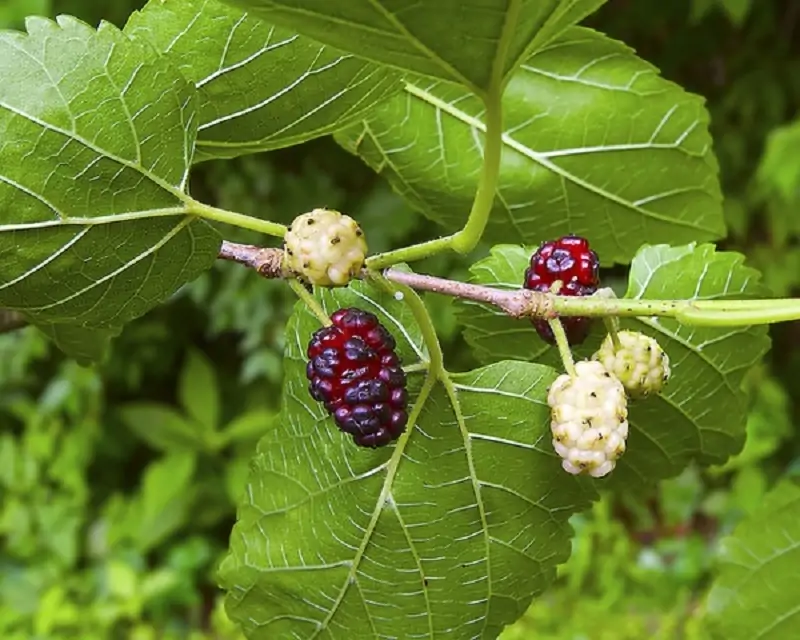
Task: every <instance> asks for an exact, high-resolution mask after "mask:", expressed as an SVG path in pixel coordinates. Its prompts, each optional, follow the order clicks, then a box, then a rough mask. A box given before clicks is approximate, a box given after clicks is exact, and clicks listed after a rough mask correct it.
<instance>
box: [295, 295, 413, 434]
mask: <svg viewBox="0 0 800 640" xmlns="http://www.w3.org/2000/svg"><path fill="white" fill-rule="evenodd" d="M331 322H332V324H331V325H330V326H327V327H322V328H320V329H318V330H317V331H315V332H314V334H313V335H312V336H311V340H310V342H309V344H308V349H307V355H308V365H307V367H306V377H307V378H308V380H309V381H310V385H309V391H310V393H311V396H312V397H313V398H314V399H315V400H317V401H319V402H322V403H323V405H324V407H325V409H326V410H327V411H328V413H329V414H331V415H332V416H333V419H334V421H335V422H336V425H337V426H338V427H339V429H341V430H342V431H344V432H345V433H348V434H350V435H351V436H352V437H353V440H354V441H355V443H356V444H357V445H359V446H362V447H373V448H374V447H380V446H383V445H386V444H389V443H390V442H392V441H393V440H396V439H397V438H398V437H400V434H402V433H403V431H405V427H406V423H407V422H408V413H407V408H408V393H407V391H406V375H405V373H404V372H403V369H402V368H401V366H400V364H401V362H400V358H399V357H398V355H397V353H396V352H395V346H396V344H395V340H394V338H393V337H392V335H391V334H390V333H389V332H388V331H387V330H386V328H385V327H384V326H383V325H382V324H381V323H380V322H379V321H378V318H377V317H376V316H375V315H374V314H372V313H369V312H368V311H363V310H361V309H357V308H346V309H339V310H338V311H336V312H335V313H334V314H333V315H331Z"/></svg>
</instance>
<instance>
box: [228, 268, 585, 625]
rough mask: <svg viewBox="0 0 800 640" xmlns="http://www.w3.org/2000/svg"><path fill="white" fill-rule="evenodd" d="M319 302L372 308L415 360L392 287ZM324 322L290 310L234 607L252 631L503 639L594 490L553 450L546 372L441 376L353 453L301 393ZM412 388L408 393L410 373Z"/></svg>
mask: <svg viewBox="0 0 800 640" xmlns="http://www.w3.org/2000/svg"><path fill="white" fill-rule="evenodd" d="M322 303H323V305H324V306H325V309H326V311H327V312H332V311H333V310H334V309H335V308H339V307H344V306H349V305H352V304H358V306H359V307H361V308H364V309H367V310H369V311H372V312H374V313H376V314H378V315H379V316H380V318H381V320H382V322H383V324H384V325H385V326H387V327H388V328H389V329H390V330H391V331H392V333H393V334H394V336H395V337H396V339H397V341H398V345H399V347H398V348H399V352H400V354H401V355H402V357H403V361H404V362H405V363H412V362H414V361H416V360H418V359H420V358H422V357H423V356H424V348H423V346H422V339H421V335H420V331H419V329H418V328H417V326H416V324H415V323H414V322H413V320H412V317H410V312H409V309H408V307H407V306H406V305H405V304H403V303H401V302H398V301H397V300H395V298H394V297H393V296H391V295H388V294H384V293H380V294H379V293H376V292H375V291H374V290H372V289H370V288H368V287H367V286H366V285H363V284H358V285H351V287H350V288H349V290H347V291H341V292H334V293H324V294H323V298H322ZM318 326H319V321H318V320H317V319H316V318H315V317H314V316H313V315H311V314H310V313H309V312H308V311H307V310H306V309H305V307H303V306H299V305H298V306H297V307H296V308H295V313H294V315H293V316H292V319H291V320H290V323H289V325H288V327H287V353H286V358H287V359H286V381H285V386H284V394H283V397H284V406H283V411H282V413H281V417H280V423H281V429H280V431H276V432H274V433H270V434H268V435H267V436H265V437H264V438H263V439H262V440H261V442H260V443H259V447H258V454H257V456H256V458H255V460H254V462H253V470H252V471H251V474H250V478H249V481H248V483H247V490H246V491H245V492H244V493H243V499H244V501H243V502H242V504H240V507H239V515H238V522H237V524H236V526H235V528H234V531H233V534H232V538H231V552H230V554H229V555H228V556H227V558H226V560H225V561H224V562H223V565H222V569H221V580H222V584H223V585H224V588H225V589H226V590H227V591H228V604H227V607H228V612H229V614H230V615H231V617H232V618H233V619H235V620H237V621H238V622H239V623H241V624H243V626H244V629H245V632H246V633H247V634H249V637H250V638H251V640H258V639H260V638H275V637H279V636H282V635H285V634H288V633H294V634H295V635H298V636H303V637H306V636H309V637H310V636H312V635H313V634H314V633H319V632H323V633H324V632H326V630H327V631H328V632H330V633H332V632H333V631H332V630H333V629H337V630H338V631H337V632H338V633H343V634H345V635H346V636H347V637H373V636H377V635H391V634H396V633H397V629H401V628H402V630H403V633H404V634H405V635H407V636H408V637H411V636H415V635H424V636H428V635H430V636H436V637H438V636H440V635H447V636H448V637H452V638H473V637H484V636H485V637H493V636H495V635H497V634H498V633H499V632H500V631H501V629H502V628H503V626H504V625H505V624H507V623H509V622H512V621H513V620H515V619H516V618H517V617H519V616H520V615H521V614H522V613H523V612H524V610H525V608H526V607H527V605H528V603H529V602H530V599H531V597H532V596H533V595H534V594H538V593H541V592H542V591H543V590H544V589H545V587H546V586H547V585H548V584H549V583H550V582H551V581H552V580H553V578H554V577H555V568H556V564H557V563H558V562H561V561H563V560H564V559H566V557H567V554H568V551H569V542H568V536H569V527H568V525H567V519H568V517H569V515H570V514H571V513H573V512H574V511H576V510H579V509H581V508H584V507H585V506H587V505H588V504H589V502H590V500H591V499H592V498H593V497H594V496H595V494H594V491H593V490H592V488H591V483H589V482H586V481H585V479H577V478H575V477H573V476H569V475H567V474H564V473H563V472H562V471H561V468H560V463H559V460H558V458H557V457H556V456H555V454H554V453H553V451H552V450H551V447H550V445H549V437H548V435H547V434H549V410H548V407H547V405H546V402H545V395H546V390H547V386H548V384H549V383H550V382H552V380H553V379H554V378H555V376H556V372H555V371H554V370H553V369H551V368H549V367H544V366H541V365H535V364H529V363H522V362H501V363H497V364H495V365H491V366H489V367H486V368H483V369H478V370H476V371H471V372H468V373H459V374H447V375H446V376H445V377H444V380H446V383H445V382H443V383H436V384H435V385H434V386H433V389H432V391H431V395H430V397H429V398H428V399H427V402H425V404H424V405H423V406H421V407H417V410H419V411H421V413H420V416H419V419H418V420H417V422H416V425H415V426H414V428H413V431H412V432H411V433H410V434H409V438H408V439H407V440H401V441H398V444H396V445H394V446H390V447H386V448H383V449H379V450H375V451H372V450H365V449H359V448H358V447H355V446H354V445H353V443H352V441H351V440H350V438H349V437H348V436H346V435H344V434H342V433H341V432H339V431H338V430H337V429H336V427H335V426H334V425H333V423H332V421H331V420H330V418H328V417H326V414H325V412H324V409H323V408H322V407H321V406H320V405H318V404H317V403H315V402H314V401H313V400H311V398H310V397H309V395H308V392H307V380H306V378H305V364H304V345H305V344H306V343H307V341H308V339H309V337H310V334H311V333H312V331H313V330H315V329H316V328H318ZM410 388H411V397H412V399H416V398H417V394H418V393H419V390H420V381H419V375H416V376H414V377H413V378H412V381H411V385H410ZM413 401H414V402H418V400H413ZM267 532H268V534H267ZM265 594H269V597H264V596H265ZM385 603H391V607H387V606H385Z"/></svg>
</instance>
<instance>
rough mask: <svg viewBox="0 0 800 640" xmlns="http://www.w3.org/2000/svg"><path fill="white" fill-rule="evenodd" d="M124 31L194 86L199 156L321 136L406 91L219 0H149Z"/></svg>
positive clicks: (388, 74) (395, 77)
mask: <svg viewBox="0 0 800 640" xmlns="http://www.w3.org/2000/svg"><path fill="white" fill-rule="evenodd" d="M125 32H126V33H127V34H128V35H130V36H132V37H134V38H141V39H143V40H147V41H148V42H150V43H152V44H153V46H154V47H155V48H156V49H157V50H158V51H160V52H162V53H163V54H164V55H165V56H166V57H167V59H168V60H169V61H171V62H172V63H173V64H175V65H176V66H177V68H179V69H180V70H181V72H182V73H183V74H184V75H185V76H186V78H187V79H189V80H191V81H192V82H193V83H194V84H195V86H196V87H197V89H198V93H199V96H200V106H199V120H200V122H199V126H198V140H197V151H198V159H208V158H211V157H218V158H225V157H233V156H237V155H241V154H244V153H255V152H256V151H263V150H266V149H275V148H278V147H286V146H291V145H295V144H299V143H301V142H303V141H305V140H310V139H311V138H316V137H319V136H323V135H327V134H329V133H332V132H333V131H335V130H337V129H339V128H341V127H343V126H346V125H348V124H350V123H352V122H355V121H356V120H357V119H359V118H360V117H361V116H362V115H363V114H364V113H365V112H366V111H368V110H370V109H371V108H373V107H374V106H375V105H376V104H378V103H380V102H381V101H383V100H385V99H386V98H388V97H389V96H391V95H392V94H394V93H397V92H399V91H400V90H401V88H402V84H401V83H400V74H399V73H397V72H395V71H392V70H389V69H387V68H385V67H381V66H379V65H376V64H372V63H369V62H367V61H365V60H362V59H359V58H354V57H353V56H352V55H347V54H344V53H342V52H339V51H337V50H335V49H332V48H330V47H326V46H324V45H320V44H319V43H317V42H314V41H313V40H309V39H307V38H304V37H302V36H298V35H297V34H296V33H293V32H291V31H288V30H286V29H283V28H279V27H274V26H272V25H271V24H268V23H267V22H264V21H262V20H260V19H258V18H256V17H254V16H250V15H247V14H245V13H244V12H242V11H241V10H239V9H234V8H232V7H229V6H228V5H225V4H222V3H221V2H217V1H216V0H170V2H163V0H151V1H150V2H149V3H148V4H147V6H146V7H145V8H144V9H143V10H142V11H139V12H136V13H134V14H133V15H132V16H131V18H130V20H129V21H128V24H127V25H126V26H125ZM278 70H279V72H278Z"/></svg>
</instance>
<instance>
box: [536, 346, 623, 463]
mask: <svg viewBox="0 0 800 640" xmlns="http://www.w3.org/2000/svg"><path fill="white" fill-rule="evenodd" d="M547 402H548V404H549V405H550V417H551V420H550V430H551V432H552V436H553V448H554V449H555V450H556V453H558V455H559V456H561V458H562V463H561V465H562V467H563V468H564V470H565V471H567V472H568V473H571V474H575V475H578V474H587V473H588V474H589V475H591V476H593V477H595V478H601V477H603V476H605V475H608V474H609V473H611V471H613V470H614V467H615V466H616V464H617V460H618V459H619V457H620V456H621V455H622V454H623V453H625V441H626V439H627V437H628V401H627V397H626V395H625V389H624V387H623V386H622V383H621V382H620V381H619V380H618V379H617V378H616V377H615V376H613V375H612V374H611V373H609V372H608V370H606V368H605V367H604V366H603V364H602V363H600V362H598V361H596V360H583V361H581V362H578V363H576V364H575V375H569V374H564V375H561V376H559V377H558V378H557V379H556V380H555V382H553V384H552V385H551V386H550V390H549V392H548V396H547Z"/></svg>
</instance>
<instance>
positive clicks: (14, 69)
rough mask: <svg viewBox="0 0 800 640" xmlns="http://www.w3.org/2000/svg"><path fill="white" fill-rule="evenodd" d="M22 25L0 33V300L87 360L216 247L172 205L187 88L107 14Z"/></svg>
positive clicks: (181, 184) (186, 125)
mask: <svg viewBox="0 0 800 640" xmlns="http://www.w3.org/2000/svg"><path fill="white" fill-rule="evenodd" d="M26 24H27V30H28V34H24V33H17V32H13V31H6V32H4V33H2V34H0V76H2V78H3V82H2V83H0V130H2V131H3V138H2V140H3V144H2V145H0V306H2V307H5V308H9V309H14V310H17V311H20V312H22V313H23V314H24V315H25V317H26V318H27V319H28V320H29V321H30V322H32V323H33V324H37V325H40V326H41V327H42V328H43V329H44V330H45V332H46V333H48V335H50V336H51V337H54V338H56V342H57V343H58V344H60V345H61V346H62V347H63V348H66V349H67V350H68V352H69V353H71V354H73V355H75V356H76V357H79V358H81V359H84V360H85V359H95V358H97V357H99V356H100V355H101V354H102V351H103V343H104V342H105V341H107V339H108V338H109V337H110V336H111V335H113V334H114V333H116V332H118V330H119V328H120V327H121V326H122V325H123V324H124V323H125V322H127V321H129V320H131V319H133V318H135V317H138V316H140V315H142V314H143V313H145V312H146V311H148V310H149V309H151V308H152V307H154V306H156V305H158V304H159V303H161V302H162V301H164V300H165V299H167V298H168V297H169V296H171V295H172V294H173V293H174V292H175V291H176V290H177V289H178V288H179V287H181V286H182V285H183V284H184V283H186V282H188V281H190V280H192V279H193V278H195V277H196V276H197V275H199V274H200V273H201V272H202V271H204V270H205V269H207V268H208V267H209V266H210V265H211V264H212V263H213V261H214V259H215V257H216V255H217V250H218V248H219V244H220V238H219V236H218V234H217V233H216V232H215V231H214V230H213V229H212V228H211V227H209V226H208V225H207V224H206V223H205V222H203V221H200V220H196V219H194V218H192V217H189V216H186V215H185V207H184V205H183V203H184V201H185V200H186V197H187V196H186V185H187V179H188V174H189V167H190V165H191V161H192V155H193V150H194V137H195V130H196V100H195V97H196V96H195V89H194V87H192V85H191V84H189V83H188V82H186V80H185V79H184V78H183V76H181V74H180V73H179V72H178V71H177V70H175V69H173V68H172V67H171V66H170V65H169V64H168V63H167V62H166V61H165V60H163V59H160V58H159V57H158V55H157V54H156V53H155V52H154V51H152V49H151V48H150V47H147V46H144V45H142V44H137V43H134V42H131V41H130V40H129V39H128V38H127V37H126V36H125V35H124V34H122V33H121V32H120V31H119V30H117V29H116V28H115V27H113V26H112V25H109V24H106V23H103V24H101V25H100V27H99V29H97V30H94V29H92V28H91V27H89V26H88V25H86V24H84V23H82V22H79V21H78V20H75V19H74V18H69V17H66V16H61V17H59V19H58V21H57V22H52V21H50V20H45V19H41V18H35V19H29V20H28V21H27V23H26ZM62 324H63V325H70V326H72V327H77V328H78V329H74V328H73V329H65V328H61V327H57V326H56V325H62ZM93 330H97V331H96V332H94V333H93Z"/></svg>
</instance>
